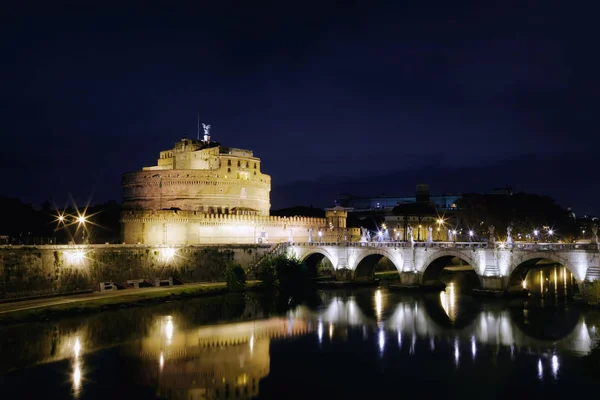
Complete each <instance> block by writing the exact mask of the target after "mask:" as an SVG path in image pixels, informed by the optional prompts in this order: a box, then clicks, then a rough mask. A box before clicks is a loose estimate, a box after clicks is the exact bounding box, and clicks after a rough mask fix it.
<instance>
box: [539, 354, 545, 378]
mask: <svg viewBox="0 0 600 400" xmlns="http://www.w3.org/2000/svg"><path fill="white" fill-rule="evenodd" d="M538 378H539V379H543V378H544V367H543V366H542V359H541V358H540V359H538Z"/></svg>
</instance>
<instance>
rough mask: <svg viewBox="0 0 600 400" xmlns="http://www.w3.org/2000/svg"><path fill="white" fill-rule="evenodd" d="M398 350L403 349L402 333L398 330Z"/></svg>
mask: <svg viewBox="0 0 600 400" xmlns="http://www.w3.org/2000/svg"><path fill="white" fill-rule="evenodd" d="M398 349H402V332H400V329H398Z"/></svg>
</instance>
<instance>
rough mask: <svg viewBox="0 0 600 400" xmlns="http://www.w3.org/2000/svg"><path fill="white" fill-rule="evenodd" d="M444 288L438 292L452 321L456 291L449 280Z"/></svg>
mask: <svg viewBox="0 0 600 400" xmlns="http://www.w3.org/2000/svg"><path fill="white" fill-rule="evenodd" d="M446 290H447V292H446ZM446 290H443V291H441V292H440V302H441V303H442V308H443V309H444V311H445V312H446V315H447V316H448V318H449V319H450V322H454V320H455V319H456V292H455V290H454V283H453V282H450V284H449V285H448V287H447V288H446Z"/></svg>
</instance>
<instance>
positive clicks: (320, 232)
mask: <svg viewBox="0 0 600 400" xmlns="http://www.w3.org/2000/svg"><path fill="white" fill-rule="evenodd" d="M317 235H319V242H322V241H323V232H322V231H320V230H319V232H318V233H317Z"/></svg>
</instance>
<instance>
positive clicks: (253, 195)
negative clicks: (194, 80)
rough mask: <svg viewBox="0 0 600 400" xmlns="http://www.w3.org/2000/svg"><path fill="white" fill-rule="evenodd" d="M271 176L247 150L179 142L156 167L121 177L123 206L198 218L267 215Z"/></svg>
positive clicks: (161, 156)
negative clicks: (182, 212) (191, 213)
mask: <svg viewBox="0 0 600 400" xmlns="http://www.w3.org/2000/svg"><path fill="white" fill-rule="evenodd" d="M270 191H271V177H270V176H269V175H266V174H263V173H262V172H261V170H260V159H258V158H256V157H254V155H253V153H252V151H251V150H242V149H235V148H230V147H223V146H220V145H219V144H218V143H215V142H205V141H200V140H192V139H183V140H181V141H180V142H178V143H176V144H175V147H174V148H173V149H172V150H167V151H161V152H160V157H159V159H158V162H157V165H155V166H152V167H145V168H144V169H143V170H142V171H138V172H132V173H128V174H125V175H124V176H123V206H124V207H125V208H127V209H132V210H165V209H180V210H188V211H196V212H199V213H204V214H235V215H261V216H267V215H269V209H270V206H271V205H270V200H269V192H270Z"/></svg>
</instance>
